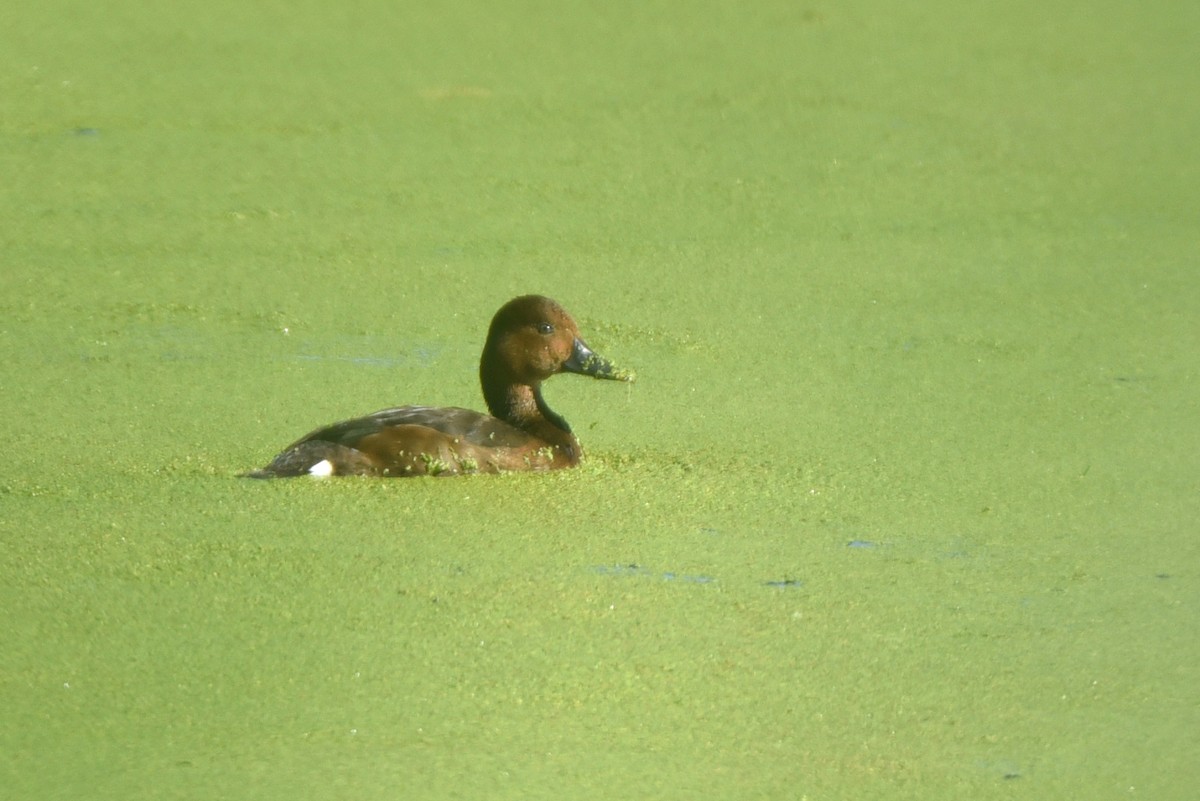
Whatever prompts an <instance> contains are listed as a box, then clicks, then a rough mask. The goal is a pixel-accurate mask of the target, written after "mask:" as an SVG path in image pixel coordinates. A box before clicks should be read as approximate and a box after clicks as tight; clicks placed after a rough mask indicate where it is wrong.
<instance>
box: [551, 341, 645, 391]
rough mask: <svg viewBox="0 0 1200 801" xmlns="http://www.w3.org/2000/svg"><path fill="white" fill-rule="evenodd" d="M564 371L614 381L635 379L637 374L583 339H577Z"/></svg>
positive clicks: (565, 363) (564, 364) (563, 367)
mask: <svg viewBox="0 0 1200 801" xmlns="http://www.w3.org/2000/svg"><path fill="white" fill-rule="evenodd" d="M562 369H563V372H567V373H579V374H580V375H590V376H592V377H593V378H611V379H612V380H614V381H633V380H634V379H635V378H637V375H636V374H635V373H634V372H633V371H632V370H622V369H621V368H619V367H615V366H613V363H612V362H610V361H609V360H608V359H606V358H604V357H603V356H598V355H597V354H596V353H595V352H593V351H592V349H591V348H589V347H588V346H587V345H585V344H584V343H583V340H582V339H578V338H577V339H576V340H575V345H574V347H573V348H572V349H571V356H570V357H569V358H568V359H567V360H566V361H565V362H563V366H562Z"/></svg>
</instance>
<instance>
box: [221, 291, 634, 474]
mask: <svg viewBox="0 0 1200 801" xmlns="http://www.w3.org/2000/svg"><path fill="white" fill-rule="evenodd" d="M559 373H576V374H579V375H585V376H591V377H592V378H602V379H610V380H617V381H628V382H631V381H633V380H634V379H635V375H634V373H633V372H632V371H629V370H622V369H619V368H617V367H615V366H614V365H613V363H612V362H610V361H608V360H607V359H605V358H604V357H602V356H599V355H598V354H596V353H595V352H594V351H593V350H592V349H591V348H589V347H588V346H587V344H586V343H585V342H584V341H583V339H582V337H581V336H580V333H579V326H578V325H576V323H575V320H574V319H573V318H572V317H571V315H570V314H568V313H567V311H566V310H565V309H564V308H563V307H562V306H561V305H559V304H558V303H557V302H556V301H554V300H551V299H550V298H548V297H545V296H543V295H522V296H521V297H518V298H513V299H512V300H510V301H508V302H507V303H505V304H504V305H503V306H501V307H500V309H499V311H497V312H496V314H495V316H494V317H492V322H491V325H490V326H489V327H488V332H487V339H486V340H485V341H484V345H483V354H482V355H481V356H480V359H479V383H480V385H481V386H482V388H483V399H484V402H485V403H486V405H487V409H488V412H490V414H483V413H481V412H475V411H471V410H470V409H461V408H458V407H434V406H396V407H394V408H390V409H383V410H381V411H378V412H375V413H373V414H368V415H366V416H365V417H356V418H353V419H351V420H343V421H342V422H339V423H334V424H332V425H328V426H324V427H322V428H318V429H317V430H316V431H313V432H311V433H309V434H306V435H305V436H303V437H301V438H300V439H298V440H296V441H295V442H293V443H292V444H291V445H289V446H287V447H286V448H284V449H283V450H282V451H281V452H280V453H279V455H278V456H276V457H275V458H274V459H272V460H271V462H270V463H269V464H267V465H266V466H265V467H263V468H261V469H259V470H253V471H250V472H247V473H243V474H242V475H243V476H244V477H247V478H262V479H267V478H291V477H295V476H305V475H307V476H376V477H389V478H390V477H395V478H402V477H410V476H460V475H468V474H472V473H501V472H509V471H545V470H559V469H563V468H570V467H575V466H577V465H579V464H580V462H581V461H582V459H583V449H582V447H581V446H580V444H579V440H578V438H577V437H576V436H575V434H574V433H573V432H572V431H571V427H570V426H569V425H568V424H567V421H566V420H564V419H563V418H562V416H561V415H559V414H558V413H556V412H555V411H553V410H552V409H551V408H550V407H549V406H548V405H546V400H545V398H543V397H542V382H543V381H545V380H546V379H548V378H550V377H551V376H553V375H557V374H559Z"/></svg>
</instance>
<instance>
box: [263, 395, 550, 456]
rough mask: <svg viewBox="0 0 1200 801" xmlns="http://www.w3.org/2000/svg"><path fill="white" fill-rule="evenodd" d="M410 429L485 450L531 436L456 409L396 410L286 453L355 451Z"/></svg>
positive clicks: (346, 424)
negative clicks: (386, 433)
mask: <svg viewBox="0 0 1200 801" xmlns="http://www.w3.org/2000/svg"><path fill="white" fill-rule="evenodd" d="M409 425H417V426H424V427H425V428H430V429H433V430H434V431H440V432H441V433H443V434H446V435H447V436H451V437H454V438H456V439H461V440H464V441H466V442H469V443H472V444H474V445H481V446H484V447H497V448H505V447H508V448H512V447H518V446H520V445H522V444H524V443H526V442H527V441H528V438H529V435H528V434H526V433H525V432H523V431H521V430H520V429H519V428H516V427H514V426H511V425H509V424H508V423H506V422H504V421H503V420H500V419H498V418H495V417H492V416H491V415H487V414H480V413H479V412H473V411H471V410H470V409H460V408H458V407H454V406H397V407H395V408H392V409H383V410H381V411H378V412H375V413H374V414H369V415H367V416H366V417H356V418H354V419H352V420H343V421H341V422H340V423H334V424H333V425H329V426H325V427H324V428H318V429H317V430H316V431H313V432H312V433H310V434H308V435H306V436H304V437H302V438H300V439H299V440H297V441H296V442H294V443H292V444H291V445H289V446H288V448H287V450H291V449H292V448H295V447H296V446H297V445H301V444H303V443H305V442H313V441H320V442H333V443H336V444H338V445H345V446H347V447H350V448H353V447H354V446H355V443H357V442H359V441H360V440H362V439H363V438H364V437H369V436H371V435H372V434H378V433H379V432H381V431H383V430H385V429H388V428H392V427H394V426H409Z"/></svg>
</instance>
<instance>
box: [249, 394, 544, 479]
mask: <svg viewBox="0 0 1200 801" xmlns="http://www.w3.org/2000/svg"><path fill="white" fill-rule="evenodd" d="M538 444H540V443H538V442H537V441H536V440H535V439H534V438H533V437H531V436H530V434H529V433H528V432H525V431H522V430H521V429H519V428H517V427H516V426H513V425H510V424H509V423H506V422H504V421H503V420H500V419H498V418H496V417H492V416H491V415H486V414H480V413H479V412H474V411H471V410H470V409H461V408H458V407H455V406H441V407H439V406H396V407H394V408H391V409H383V410H381V411H378V412H375V413H374V414H369V415H367V416H365V417H356V418H353V419H351V420H343V421H341V422H339V423H334V424H332V425H329V426H325V427H323V428H319V429H317V430H316V431H313V432H311V433H309V434H307V435H306V436H304V437H302V438H300V439H299V440H297V441H296V442H293V443H292V444H291V445H289V446H288V447H287V448H285V449H284V451H283V452H282V453H280V454H279V455H278V456H277V457H275V459H274V461H272V462H271V463H270V464H269V465H267V466H266V467H264V468H262V469H261V470H256V471H254V472H252V473H248V474H247V475H248V476H250V477H252V478H283V477H288V476H301V475H373V476H406V475H458V474H460V473H493V472H498V471H500V470H512V469H515V468H516V467H517V463H518V460H525V461H528V458H529V457H528V455H527V453H526V452H527V451H530V450H533V449H535V448H536V447H537V445H538ZM522 463H523V462H522ZM526 469H528V467H526Z"/></svg>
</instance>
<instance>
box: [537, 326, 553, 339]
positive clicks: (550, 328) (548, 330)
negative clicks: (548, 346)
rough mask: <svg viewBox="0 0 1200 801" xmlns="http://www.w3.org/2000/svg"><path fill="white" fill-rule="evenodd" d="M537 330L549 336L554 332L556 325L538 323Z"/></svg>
mask: <svg viewBox="0 0 1200 801" xmlns="http://www.w3.org/2000/svg"><path fill="white" fill-rule="evenodd" d="M537 330H538V333H539V334H544V335H546V336H549V335H550V334H553V333H554V326H552V325H550V323H538V324H537Z"/></svg>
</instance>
